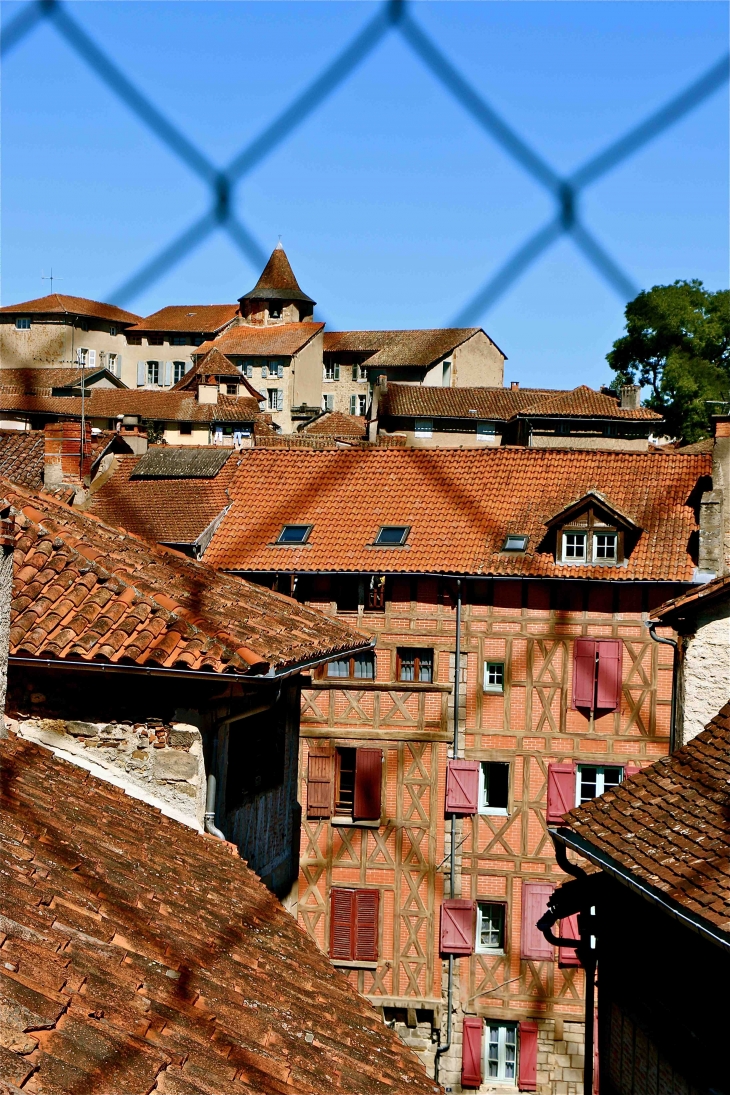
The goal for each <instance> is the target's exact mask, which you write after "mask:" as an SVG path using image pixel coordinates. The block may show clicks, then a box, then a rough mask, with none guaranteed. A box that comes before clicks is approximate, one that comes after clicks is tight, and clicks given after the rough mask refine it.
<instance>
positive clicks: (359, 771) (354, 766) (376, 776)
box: [307, 743, 383, 825]
mask: <svg viewBox="0 0 730 1095" xmlns="http://www.w3.org/2000/svg"><path fill="white" fill-rule="evenodd" d="M382 781H383V750H382V749H370V748H367V747H363V748H361V749H352V748H346V747H343V748H336V749H332V748H331V747H330V746H329V745H328V744H325V745H316V744H314V743H312V744H311V745H310V749H309V757H308V761H307V817H309V818H332V820H333V822H334V824H336V825H337V824H340V825H342V824H350V823H353V822H371V823H373V824H379V823H380V815H381V811H382Z"/></svg>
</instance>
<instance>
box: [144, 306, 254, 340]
mask: <svg viewBox="0 0 730 1095" xmlns="http://www.w3.org/2000/svg"><path fill="white" fill-rule="evenodd" d="M237 314H238V305H237V304H172V305H169V306H168V307H167V308H160V310H159V311H158V312H153V313H152V315H151V316H145V318H144V319H138V321H137V323H136V324H135V326H134V327H132V328H130V330H129V333H130V334H135V333H137V332H138V331H139V332H144V331H162V332H165V331H191V332H197V333H199V334H214V333H215V332H216V331H219V330H220V329H221V328H222V327H225V326H226V324H227V323H230V322H231V320H232V319H233V318H234V317H235V316H236V315H237Z"/></svg>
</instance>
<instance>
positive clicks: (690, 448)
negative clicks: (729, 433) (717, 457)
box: [677, 437, 715, 454]
mask: <svg viewBox="0 0 730 1095" xmlns="http://www.w3.org/2000/svg"><path fill="white" fill-rule="evenodd" d="M714 444H715V441H714V439H713V438H712V437H706V438H705V439H704V441H695V442H694V444H692V445H682V446H681V447H680V448H679V449H677V452H685V453H690V454H692V453H698V452H712V450H713V447H714Z"/></svg>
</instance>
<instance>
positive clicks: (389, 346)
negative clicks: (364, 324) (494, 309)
mask: <svg viewBox="0 0 730 1095" xmlns="http://www.w3.org/2000/svg"><path fill="white" fill-rule="evenodd" d="M480 330H481V328H480V327H436V328H433V329H430V330H429V329H425V330H416V331H328V332H327V333H326V334H325V336H324V349H325V352H326V353H340V354H342V353H356V354H368V355H369V356H368V359H367V361H366V362H365V364H366V365H367V367H368V369H371V368H375V367H377V366H378V365H382V366H383V368H387V367H388V366H408V365H412V366H414V367H420V368H424V367H426V366H428V365H432V364H433V363H434V362H435V361H438V360H439V359H440V358H442V357H443V356H444V354H448V353H450V352H451V351H452V350H455V349H456V347H457V346H461V344H462V343H463V342H466V341H467V339H469V338H471V337H472V335H475V334H477V333H478V332H479V331H480ZM487 337H489V336H487ZM490 341H491V340H490ZM500 352H501V351H500Z"/></svg>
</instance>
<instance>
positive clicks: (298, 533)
mask: <svg viewBox="0 0 730 1095" xmlns="http://www.w3.org/2000/svg"><path fill="white" fill-rule="evenodd" d="M311 531H312V526H311V525H284V527H283V529H282V530H281V532H280V533H279V538H278V540H277V541H276V542H277V544H306V542H307V540H308V539H309V534H310V532H311Z"/></svg>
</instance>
